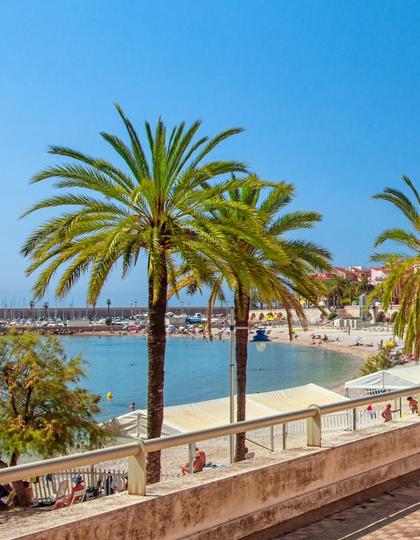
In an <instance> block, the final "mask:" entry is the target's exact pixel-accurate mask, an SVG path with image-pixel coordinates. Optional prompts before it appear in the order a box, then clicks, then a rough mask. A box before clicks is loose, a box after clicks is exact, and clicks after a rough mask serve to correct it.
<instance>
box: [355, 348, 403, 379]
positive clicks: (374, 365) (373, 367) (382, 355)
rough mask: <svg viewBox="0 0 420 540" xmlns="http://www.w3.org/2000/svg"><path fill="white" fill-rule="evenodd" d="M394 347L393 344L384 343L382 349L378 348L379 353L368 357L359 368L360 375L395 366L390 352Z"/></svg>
mask: <svg viewBox="0 0 420 540" xmlns="http://www.w3.org/2000/svg"><path fill="white" fill-rule="evenodd" d="M395 346H396V344H395V343H391V342H390V343H389V344H387V343H386V344H385V345H384V346H383V347H380V349H379V352H377V353H376V354H372V355H371V356H369V357H368V358H367V359H366V360H365V362H364V364H363V366H362V368H361V372H362V375H369V373H375V372H376V371H381V370H383V369H389V368H391V367H392V366H393V365H394V364H395V358H394V357H391V352H392V350H393V349H394V348H395Z"/></svg>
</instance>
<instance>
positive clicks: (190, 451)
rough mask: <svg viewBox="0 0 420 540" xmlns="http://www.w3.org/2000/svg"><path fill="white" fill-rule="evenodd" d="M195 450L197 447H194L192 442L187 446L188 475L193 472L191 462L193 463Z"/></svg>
mask: <svg viewBox="0 0 420 540" xmlns="http://www.w3.org/2000/svg"><path fill="white" fill-rule="evenodd" d="M196 450H197V447H196V446H195V442H192V443H190V444H189V445H188V471H189V473H190V474H192V473H193V472H194V471H193V461H194V456H195V452H196Z"/></svg>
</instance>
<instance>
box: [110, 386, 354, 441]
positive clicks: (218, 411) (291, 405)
mask: <svg viewBox="0 0 420 540" xmlns="http://www.w3.org/2000/svg"><path fill="white" fill-rule="evenodd" d="M345 399H346V398H345V397H344V396H342V395H341V394H337V393H336V392H332V391H331V390H327V389H326V388H323V387H322V386H318V385H316V384H312V383H311V384H305V385H304V386H298V387H296V388H286V389H284V390H275V391H273V392H261V393H256V394H248V395H247V400H246V418H247V420H252V419H256V418H263V417H265V416H271V415H274V414H279V413H282V412H289V411H293V410H296V409H303V408H305V407H308V406H309V405H313V404H317V405H326V404H329V403H335V402H337V401H343V400H345ZM228 423H229V398H228V397H224V398H219V399H212V400H209V401H199V402H197V403H187V404H184V405H174V406H171V407H165V409H164V418H163V426H162V435H163V436H165V435H173V434H176V433H186V432H189V431H197V430H200V429H207V428H211V427H216V426H220V425H222V424H228ZM104 425H105V427H107V428H108V429H110V430H111V431H112V432H113V433H115V434H119V435H125V436H130V437H145V436H146V433H147V413H146V411H142V410H137V411H133V412H130V413H127V414H124V415H122V416H118V417H116V418H113V419H111V420H109V421H107V422H105V423H104Z"/></svg>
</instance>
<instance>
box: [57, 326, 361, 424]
mask: <svg viewBox="0 0 420 540" xmlns="http://www.w3.org/2000/svg"><path fill="white" fill-rule="evenodd" d="M60 339H61V341H62V343H63V345H64V348H65V350H66V352H67V353H68V354H69V355H75V354H81V355H82V356H83V358H84V359H85V360H86V361H87V364H86V366H85V370H86V374H87V377H86V379H83V380H82V381H81V383H80V384H81V385H83V386H84V387H85V388H87V389H88V390H90V391H91V392H95V393H97V394H99V395H100V396H101V397H102V400H101V408H102V410H101V413H100V414H99V415H98V420H104V419H106V418H111V417H113V416H118V415H121V414H124V413H127V412H129V405H130V403H131V402H134V403H135V405H136V408H140V409H141V408H144V407H145V405H146V399H147V341H146V337H143V336H101V337H99V336H89V337H83V336H80V337H79V336H62V337H61V338H60ZM256 345H257V344H255V343H252V342H250V343H249V347H248V351H249V353H248V375H247V391H248V392H249V393H253V392H267V391H270V390H277V389H282V388H290V387H294V386H300V385H303V384H307V383H311V382H313V383H316V384H319V385H322V386H325V387H327V388H334V387H337V386H340V385H342V384H343V383H344V381H346V380H349V379H351V378H354V376H355V374H356V373H357V370H358V366H359V363H358V360H357V359H356V358H355V357H354V356H352V355H348V354H343V353H338V352H335V351H331V350H328V349H324V348H321V347H316V348H315V347H307V346H302V345H296V344H293V345H292V344H284V343H274V342H269V343H266V347H265V349H264V350H262V351H259V350H258V349H257V347H256ZM259 348H260V347H259ZM229 364H230V342H229V341H228V340H227V341H213V342H209V341H205V340H203V339H201V338H197V339H186V338H180V337H173V338H171V337H170V338H168V342H167V354H166V363H165V405H166V406H169V405H179V404H182V403H193V402H195V401H204V400H208V399H214V398H219V397H224V396H227V395H228V394H229ZM109 392H111V394H112V398H111V399H107V394H108V393H109Z"/></svg>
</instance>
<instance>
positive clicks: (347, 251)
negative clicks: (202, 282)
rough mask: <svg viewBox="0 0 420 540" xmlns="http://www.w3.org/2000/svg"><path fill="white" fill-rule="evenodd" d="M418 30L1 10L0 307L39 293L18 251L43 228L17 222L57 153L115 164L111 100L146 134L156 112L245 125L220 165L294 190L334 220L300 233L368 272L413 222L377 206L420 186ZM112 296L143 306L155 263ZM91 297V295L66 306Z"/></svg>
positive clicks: (161, 14)
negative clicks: (231, 161)
mask: <svg viewBox="0 0 420 540" xmlns="http://www.w3.org/2000/svg"><path fill="white" fill-rule="evenodd" d="M419 29H420V3H418V2H413V1H409V0H405V1H404V2H397V1H393V2H389V1H386V0H381V1H377V2H376V1H373V0H371V1H369V2H365V1H361V2H359V1H352V2H347V1H339V0H335V1H327V0H318V1H305V0H300V1H296V0H294V1H293V0H292V1H281V0H275V1H268V0H265V1H256V0H255V1H245V0H238V1H236V0H230V1H228V2H226V1H216V0H211V1H204V0H200V2H197V1H194V0H191V1H182V0H178V1H177V2H169V1H166V2H159V1H154V2H145V1H140V0H139V1H129V0H125V1H121V2H103V1H93V0H90V1H89V2H86V1H77V0H72V1H64V0H62V1H61V2H53V1H49V0H43V1H42V2H36V3H35V2H32V1H21V2H3V3H2V12H1V17H0V51H1V81H0V163H1V172H0V178H1V187H2V190H1V194H2V205H1V213H0V225H1V231H2V243H1V250H2V251H1V255H2V257H1V260H2V264H1V266H0V302H1V303H3V302H4V301H7V302H11V301H13V299H14V300H15V304H20V305H22V304H23V303H25V304H27V303H28V302H29V299H30V297H31V293H30V288H31V280H28V278H26V277H25V275H24V268H25V265H26V261H24V260H23V259H22V257H21V256H20V255H19V254H18V250H19V246H20V245H21V243H22V241H23V239H24V237H25V235H26V234H27V233H28V232H29V231H30V230H31V228H32V227H33V226H35V225H36V224H37V223H40V221H41V218H42V216H41V215H38V216H34V217H31V218H29V219H25V220H24V221H18V220H17V219H18V216H19V214H20V213H21V212H22V211H23V210H24V209H25V208H27V207H28V206H29V205H30V204H31V203H32V202H33V201H34V200H35V199H38V198H41V197H42V196H45V195H47V194H50V193H52V188H51V187H50V185H48V184H47V183H45V184H43V185H39V184H38V185H35V186H29V184H28V181H29V178H30V177H31V175H32V174H33V173H35V172H36V171H38V170H39V169H41V168H43V167H44V166H45V165H47V164H48V163H50V162H51V157H50V156H48V155H47V154H46V148H47V146H48V145H49V144H63V145H69V146H74V147H76V148H79V149H81V150H84V151H87V152H89V153H93V154H102V155H104V156H105V157H108V158H111V157H112V155H111V153H110V152H109V150H108V149H107V148H106V146H105V143H104V142H102V141H101V139H100V137H99V136H98V133H99V131H101V130H106V131H111V132H116V133H118V134H121V133H122V130H121V126H120V124H119V122H118V118H117V116H116V114H115V111H114V110H113V107H112V103H113V102H114V101H118V102H119V103H120V104H121V105H122V106H123V108H124V109H125V111H126V112H127V114H128V115H129V116H130V117H131V119H132V120H133V121H134V122H135V123H136V124H137V125H138V126H139V128H140V126H141V124H142V122H143V120H144V119H149V120H150V121H152V122H154V121H155V120H156V119H157V117H158V116H159V115H161V116H162V117H163V118H164V120H165V122H166V123H168V124H170V125H171V124H173V123H175V122H178V121H180V120H186V121H192V120H194V119H196V118H200V119H202V120H203V128H202V129H203V132H205V133H207V134H212V133H215V132H218V131H221V130H222V129H224V128H227V127H231V126H243V127H245V128H246V132H245V133H244V134H242V135H240V136H239V137H237V138H236V139H234V140H232V141H231V142H229V143H228V144H227V145H225V147H224V149H223V155H224V156H229V158H237V159H241V160H244V161H246V162H247V163H248V164H249V166H250V167H251V168H252V169H253V170H255V171H256V172H257V173H258V174H259V175H260V176H261V177H263V178H266V179H270V180H280V179H285V180H287V181H290V182H293V183H294V184H295V185H296V187H297V198H296V201H295V202H294V203H293V208H308V209H317V210H319V211H320V212H322V214H323V215H324V220H323V223H322V224H321V225H319V226H318V227H317V228H316V229H315V230H313V231H311V232H310V233H309V234H305V235H304V236H305V237H309V238H311V239H313V240H315V241H317V242H319V243H321V244H322V245H324V246H326V247H327V248H329V249H330V250H331V251H332V253H333V255H334V262H335V263H336V264H339V265H349V264H352V263H353V264H357V263H362V264H366V263H367V262H368V260H369V256H370V254H371V253H372V250H373V248H372V246H373V242H374V239H375V236H376V235H377V234H378V232H379V231H380V230H382V229H383V228H385V227H386V226H389V225H401V224H402V221H401V220H400V217H399V215H398V214H397V212H396V211H395V210H393V209H392V208H390V207H387V206H386V204H385V203H382V202H378V201H372V199H371V195H372V194H374V193H376V192H378V191H381V190H382V189H383V188H384V187H385V186H387V185H393V186H401V185H402V182H401V180H400V178H401V175H402V174H407V175H409V176H410V177H411V178H412V180H413V181H414V182H415V183H416V184H417V185H419V182H418V178H419V176H420V128H419V126H420V100H419V99H418V96H419V90H420V40H419V39H418V35H419ZM301 236H302V235H301ZM107 297H110V298H111V299H112V300H113V303H114V304H115V305H116V304H123V303H124V304H130V303H131V302H133V301H134V300H135V299H137V300H138V302H139V304H145V300H146V280H145V272H144V267H143V266H141V265H140V267H139V268H138V269H136V270H135V271H134V272H133V274H132V275H131V276H130V277H129V278H128V279H127V280H126V281H125V282H123V283H122V282H121V281H120V278H119V275H117V274H115V275H113V276H112V277H111V278H110V280H109V282H108V283H107V285H106V288H105V290H104V293H103V295H102V298H101V300H100V301H99V302H98V304H101V303H103V304H104V301H105V299H106V298H107ZM84 298H85V289H84V285H83V283H81V284H80V285H79V286H78V287H76V288H75V290H74V293H73V294H70V295H69V297H68V299H67V300H66V303H67V304H68V303H69V302H71V301H73V302H74V303H78V304H83V303H84ZM46 299H48V300H49V301H50V303H51V304H53V303H54V300H53V294H52V292H50V293H49V294H47V296H46ZM191 303H192V304H193V303H202V301H200V300H197V301H196V302H194V301H191Z"/></svg>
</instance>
